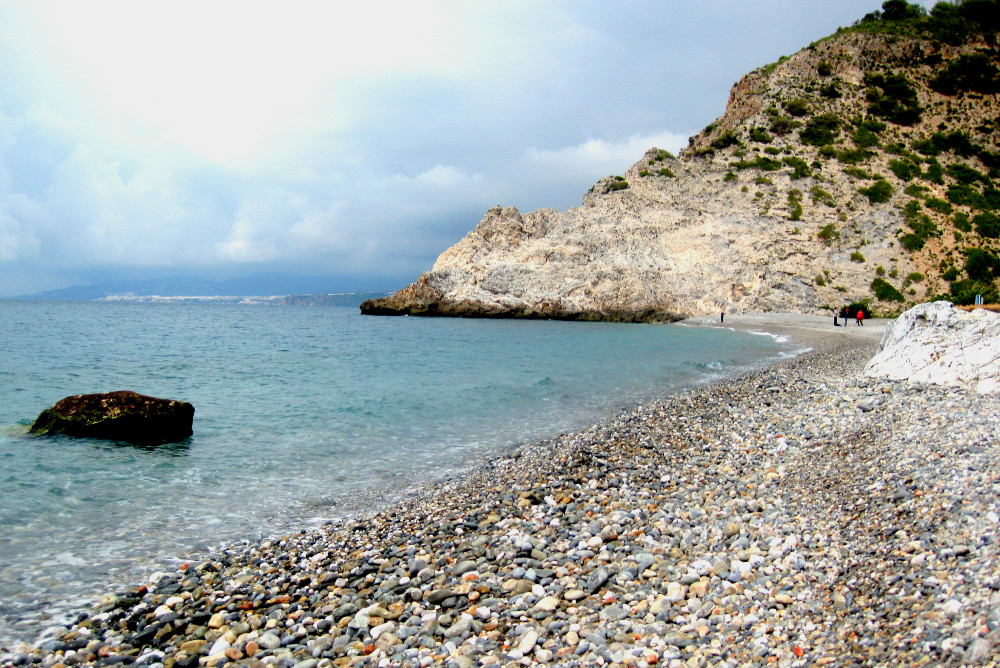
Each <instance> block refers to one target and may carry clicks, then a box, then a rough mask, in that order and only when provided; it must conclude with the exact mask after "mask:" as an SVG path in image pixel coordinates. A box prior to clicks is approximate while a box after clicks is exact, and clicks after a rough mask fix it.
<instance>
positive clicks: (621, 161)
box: [524, 131, 689, 180]
mask: <svg viewBox="0 0 1000 668" xmlns="http://www.w3.org/2000/svg"><path fill="white" fill-rule="evenodd" d="M688 136H689V135H686V134H678V133H675V132H669V131H662V132H657V133H653V134H648V135H643V134H633V135H631V136H629V137H628V138H626V139H623V140H620V141H608V140H606V139H588V140H587V141H585V142H583V143H581V144H577V145H575V146H566V147H563V148H559V149H554V150H546V149H539V148H536V147H531V148H529V149H528V150H527V151H526V152H525V156H524V160H525V162H526V163H527V164H529V165H532V166H534V167H536V168H541V169H551V170H560V171H569V172H571V173H573V174H579V175H581V176H591V175H593V176H594V178H595V180H596V179H597V178H600V177H602V176H608V175H610V174H613V173H620V172H622V171H623V170H624V169H625V168H626V167H628V166H630V165H631V164H632V163H634V162H637V161H638V160H639V158H641V157H642V156H643V154H644V153H645V152H646V151H648V150H649V149H651V148H653V147H656V148H661V149H665V150H667V151H672V152H674V153H676V152H677V151H679V150H680V149H681V148H683V147H685V146H687V143H688Z"/></svg>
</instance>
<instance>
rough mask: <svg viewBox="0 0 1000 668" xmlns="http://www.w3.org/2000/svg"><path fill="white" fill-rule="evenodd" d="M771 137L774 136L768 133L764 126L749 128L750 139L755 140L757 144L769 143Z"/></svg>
mask: <svg viewBox="0 0 1000 668" xmlns="http://www.w3.org/2000/svg"><path fill="white" fill-rule="evenodd" d="M773 139H774V137H772V136H771V135H770V134H768V132H767V130H765V129H764V128H761V127H756V126H755V127H752V128H750V141H755V142H757V143H758V144H770V143H771V141H772V140H773Z"/></svg>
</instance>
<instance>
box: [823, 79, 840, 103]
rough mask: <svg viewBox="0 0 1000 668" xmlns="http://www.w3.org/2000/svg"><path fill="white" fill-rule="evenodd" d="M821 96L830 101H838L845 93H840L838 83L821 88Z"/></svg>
mask: <svg viewBox="0 0 1000 668" xmlns="http://www.w3.org/2000/svg"><path fill="white" fill-rule="evenodd" d="M819 94H820V95H822V96H823V97H825V98H826V99H828V100H836V99H838V98H840V97H842V96H843V93H841V92H840V86H838V85H837V82H833V83H828V84H826V85H825V86H822V87H820V89H819Z"/></svg>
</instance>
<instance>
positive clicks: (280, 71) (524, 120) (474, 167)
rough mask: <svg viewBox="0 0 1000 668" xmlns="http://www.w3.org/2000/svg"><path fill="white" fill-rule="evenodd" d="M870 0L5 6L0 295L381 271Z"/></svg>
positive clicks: (720, 91) (575, 172) (688, 126)
mask: <svg viewBox="0 0 1000 668" xmlns="http://www.w3.org/2000/svg"><path fill="white" fill-rule="evenodd" d="M880 6H881V1H880V0H839V1H838V2H829V1H828V0H757V1H755V2H746V0H698V1H695V0H670V1H660V2H653V1H643V0H633V1H630V2H606V1H603V2H596V1H593V2H592V1H589V0H582V1H580V0H567V1H561V0H545V1H541V0H525V1H521V0H506V1H504V2H489V1H484V2H474V3H470V2H467V1H463V2H419V1H415V0H411V1H409V2H369V3H343V2H335V1H332V0H326V1H323V2H311V1H305V0H303V1H300V2H296V1H295V0H290V1H289V2H284V3H273V2H269V3H264V2H251V1H247V0H241V1H239V2H213V1H211V0H198V1H197V2H188V1H186V0H175V1H173V2H169V3H166V2H151V1H149V2H146V1H136V0H121V1H117V0H116V1H111V0H89V1H88V2H77V1H76V0H60V1H54V0H31V1H30V2H29V1H22V0H5V2H3V3H2V4H0V64H2V65H0V297H6V296H13V295H21V294H28V293H34V292H38V291H42V290H49V289H54V288H60V287H65V286H69V285H73V284H87V283H96V282H101V281H104V280H121V279H130V280H140V279H147V278H157V277H163V276H173V275H197V276H205V277H217V278H221V277H233V276H244V275H256V274H269V273H284V274H297V275H305V276H338V277H353V278H355V279H357V280H355V281H354V282H353V283H352V284H353V285H358V284H365V283H366V282H367V283H370V284H371V286H372V287H373V289H386V288H390V289H391V288H396V287H402V286H404V285H406V284H407V283H409V282H411V281H412V280H414V279H415V278H416V277H417V276H418V275H419V273H420V272H421V271H423V270H426V269H429V268H430V266H431V265H432V264H433V262H434V260H435V258H436V257H437V256H438V255H439V254H440V253H441V252H442V251H444V250H445V249H446V248H447V247H448V246H450V245H452V244H454V243H455V242H457V241H458V240H459V239H461V238H462V237H463V236H464V235H465V234H466V233H467V232H468V231H470V230H471V229H472V228H473V227H474V226H475V225H476V223H477V222H478V221H479V220H480V218H481V217H482V215H483V213H484V212H485V210H486V209H488V208H489V207H492V206H495V205H497V204H500V205H503V206H510V205H512V206H516V207H518V208H519V209H520V210H521V211H531V210H534V209H538V208H542V207H555V208H560V209H566V208H569V207H572V206H576V205H578V204H579V203H580V201H581V199H582V197H583V195H584V193H585V192H586V191H587V189H588V188H589V187H590V186H591V185H593V184H594V182H596V181H597V180H598V179H600V178H601V177H604V176H608V175H611V174H618V173H623V172H624V171H625V169H626V168H627V167H628V166H630V165H631V164H632V163H634V162H636V161H637V160H639V159H640V158H641V157H642V155H643V153H644V152H645V151H646V150H647V149H649V148H651V147H653V146H656V147H659V148H664V149H668V150H671V151H675V152H676V151H677V150H679V149H680V148H681V147H683V146H686V145H687V138H688V137H689V136H691V135H692V134H695V133H697V132H698V131H699V130H700V129H701V128H702V127H704V126H705V125H707V124H708V123H710V122H711V121H712V120H713V119H715V118H716V117H718V116H719V115H721V114H722V112H723V111H724V109H725V105H726V100H727V98H728V95H729V90H730V88H731V86H732V85H733V84H734V83H735V82H736V81H737V80H738V79H739V78H740V77H741V76H742V75H743V74H745V73H746V72H748V71H750V70H752V69H754V68H756V67H758V66H760V65H764V64H766V63H769V62H773V61H775V60H777V59H778V58H779V57H780V56H782V55H788V54H791V53H794V52H795V51H797V50H799V49H800V48H803V47H805V46H807V45H808V44H809V43H810V42H812V41H814V40H816V39H819V38H822V37H824V36H826V35H828V34H830V33H832V32H834V31H835V30H836V29H837V28H838V27H839V26H846V25H850V24H851V23H853V22H854V21H855V20H857V19H859V18H860V17H861V16H863V15H864V14H865V13H867V12H869V11H872V10H874V9H878V8H879V7H880ZM336 282H337V281H336V280H332V279H331V285H330V291H336V290H337V289H338V286H337V285H334V283H336Z"/></svg>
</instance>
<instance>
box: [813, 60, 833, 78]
mask: <svg viewBox="0 0 1000 668" xmlns="http://www.w3.org/2000/svg"><path fill="white" fill-rule="evenodd" d="M816 74H818V75H820V76H821V77H828V76H830V75H831V74H833V66H832V65H830V63H828V62H827V61H825V60H821V61H819V64H817V65H816Z"/></svg>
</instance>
